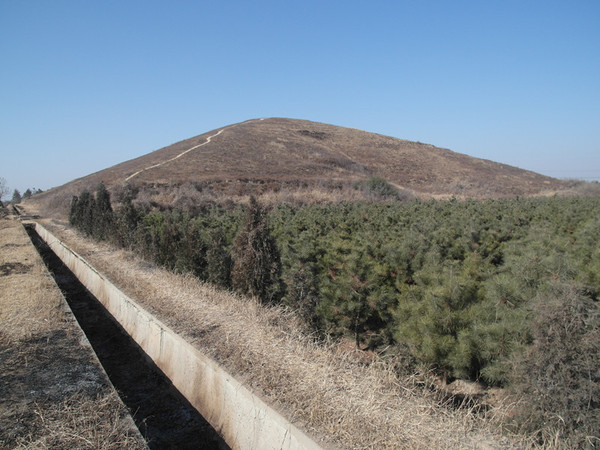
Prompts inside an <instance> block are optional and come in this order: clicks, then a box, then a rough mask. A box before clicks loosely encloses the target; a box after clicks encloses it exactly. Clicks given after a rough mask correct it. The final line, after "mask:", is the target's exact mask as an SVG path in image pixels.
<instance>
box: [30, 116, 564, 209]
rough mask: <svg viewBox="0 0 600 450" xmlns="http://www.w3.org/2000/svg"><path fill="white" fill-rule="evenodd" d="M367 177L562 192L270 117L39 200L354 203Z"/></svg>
mask: <svg viewBox="0 0 600 450" xmlns="http://www.w3.org/2000/svg"><path fill="white" fill-rule="evenodd" d="M372 176H378V177H382V178H384V179H386V180H387V181H388V182H389V183H390V184H391V185H393V186H394V187H396V188H397V189H399V190H400V191H401V193H403V194H404V195H405V196H413V195H416V196H418V197H422V198H432V197H433V198H448V197H450V196H457V197H463V198H466V197H470V198H490V197H492V198H496V197H507V196H514V195H538V194H543V193H548V192H556V191H557V190H561V189H564V185H563V183H561V182H560V181H558V180H556V179H553V178H550V177H546V176H543V175H539V174H536V173H533V172H529V171H526V170H522V169H518V168H516V167H511V166H508V165H504V164H499V163H495V162H492V161H488V160H482V159H477V158H472V157H470V156H467V155H463V154H460V153H455V152H452V151H450V150H446V149H441V148H437V147H434V146H431V145H427V144H422V143H418V142H410V141H406V140H402V139H397V138H393V137H388V136H382V135H378V134H374V133H368V132H365V131H360V130H356V129H352V128H343V127H337V126H333V125H327V124H322V123H316V122H309V121H305V120H296V119H282V118H271V119H256V120H249V121H247V122H242V123H238V124H234V125H229V126H226V127H223V128H221V129H217V130H213V131H210V132H208V133H204V134H202V135H199V136H196V137H193V138H191V139H186V140H183V141H180V142H177V143H175V144H173V145H170V146H168V147H165V148H162V149H160V150H157V151H155V152H152V153H149V154H147V155H144V156H141V157H139V158H136V159H132V160H130V161H126V162H123V163H121V164H118V165H116V166H113V167H111V168H108V169H105V170H102V171H100V172H96V173H94V174H91V175H88V176H86V177H83V178H80V179H77V180H74V181H72V182H70V183H68V184H66V185H64V186H62V187H60V188H56V189H53V190H51V191H49V192H48V193H46V194H42V195H43V196H44V197H50V199H52V197H53V196H54V197H56V196H58V197H62V198H63V199H65V198H68V199H69V200H70V195H74V194H78V193H79V192H81V190H83V189H84V188H88V189H93V188H94V187H95V186H96V185H97V184H98V183H100V182H104V183H105V184H106V185H107V187H108V188H109V189H110V190H111V191H113V192H114V191H115V190H117V189H118V188H119V187H121V188H122V187H123V186H125V185H127V184H129V185H132V186H135V187H137V188H141V189H142V190H145V189H148V188H151V189H161V188H162V189H163V190H164V192H165V193H167V195H168V194H169V193H171V192H172V190H173V189H176V188H178V187H179V186H182V185H185V184H186V183H193V186H194V189H196V190H197V191H198V192H202V193H203V195H204V196H205V197H206V198H208V199H210V200H214V199H215V196H216V197H217V200H218V197H221V196H222V197H228V198H231V197H243V196H247V195H249V194H254V195H257V196H261V195H275V196H277V197H278V198H279V199H281V198H284V199H285V198H288V199H289V198H295V199H298V197H299V196H300V197H302V200H306V201H309V202H310V201H315V200H316V201H319V200H320V199H322V200H324V201H328V200H329V201H335V200H338V199H340V198H342V199H348V200H355V199H357V197H359V199H365V198H363V197H364V196H363V197H361V194H360V193H357V192H356V189H355V186H356V183H357V182H361V181H365V180H367V179H368V178H369V177H372ZM314 192H317V194H316V195H315V194H314ZM298 193H300V195H298ZM64 202H65V201H64V200H63V201H62V203H64ZM62 207H63V208H64V205H62Z"/></svg>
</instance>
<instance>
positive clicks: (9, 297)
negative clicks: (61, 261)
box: [0, 219, 63, 341]
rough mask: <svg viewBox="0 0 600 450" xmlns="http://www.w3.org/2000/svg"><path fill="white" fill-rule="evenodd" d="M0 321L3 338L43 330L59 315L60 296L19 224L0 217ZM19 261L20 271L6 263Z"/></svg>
mask: <svg viewBox="0 0 600 450" xmlns="http://www.w3.org/2000/svg"><path fill="white" fill-rule="evenodd" d="M0 249H1V252H0V266H5V267H7V270H6V271H5V272H4V273H6V275H5V276H0V292H1V293H2V294H1V295H0V323H2V331H3V333H2V334H3V339H7V340H9V341H19V340H21V339H25V338H29V337H31V336H32V335H35V334H39V333H45V332H48V331H50V330H51V329H52V328H53V327H54V323H55V322H56V321H57V320H60V319H61V317H62V314H63V311H62V305H63V299H62V295H61V293H60V291H59V290H58V288H57V287H56V284H55V283H54V280H53V279H52V278H51V277H50V275H49V274H48V271H47V270H46V267H45V266H44V264H43V262H42V261H41V259H40V257H39V255H38V253H37V252H36V250H35V248H34V247H33V246H32V245H31V241H30V240H29V237H28V236H27V234H26V233H25V231H24V229H23V227H22V226H21V224H20V223H19V222H17V221H15V220H10V219H3V220H0ZM15 263H18V264H20V267H21V269H20V270H16V271H15V270H10V266H11V265H14V264H15Z"/></svg>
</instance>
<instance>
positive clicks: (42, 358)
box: [0, 216, 145, 449]
mask: <svg viewBox="0 0 600 450" xmlns="http://www.w3.org/2000/svg"><path fill="white" fill-rule="evenodd" d="M0 324H1V326H0V448H35V449H47V448H65V449H67V448H78V449H83V448H89V449H92V448H93V449H117V448H132V449H136V448H145V444H144V442H143V440H142V439H141V437H140V436H139V433H138V432H137V429H136V428H135V426H134V425H133V421H132V420H131V418H130V417H129V415H128V413H127V411H126V409H125V407H124V406H123V404H122V403H121V401H120V399H119V397H118V396H117V394H116V393H115V391H114V389H113V388H112V385H110V383H109V381H108V379H107V377H106V375H105V373H104V372H103V370H102V368H101V367H100V365H99V363H98V361H97V359H96V358H95V355H94V354H93V352H92V350H91V348H90V347H89V345H88V346H86V345H85V344H84V343H83V342H84V341H83V334H82V332H81V330H80V329H79V328H78V326H77V323H76V322H75V319H74V318H73V316H72V315H71V313H70V311H68V309H67V307H66V304H65V303H64V301H63V298H62V295H61V293H60V291H59V289H58V287H57V286H56V284H55V283H54V280H53V279H52V278H51V277H50V275H49V274H48V272H47V270H46V267H45V266H44V264H43V262H42V260H41V258H40V257H39V255H38V253H37V252H36V250H35V248H34V247H33V245H32V244H31V241H30V240H29V237H28V236H27V234H26V233H25V230H24V229H23V226H22V225H21V223H20V222H19V221H18V220H16V219H15V218H14V217H11V216H7V217H5V218H2V219H0Z"/></svg>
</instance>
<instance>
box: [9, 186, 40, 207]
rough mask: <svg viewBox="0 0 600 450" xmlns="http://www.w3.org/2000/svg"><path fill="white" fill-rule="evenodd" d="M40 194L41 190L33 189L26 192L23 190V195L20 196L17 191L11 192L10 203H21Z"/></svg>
mask: <svg viewBox="0 0 600 450" xmlns="http://www.w3.org/2000/svg"><path fill="white" fill-rule="evenodd" d="M41 192H43V191H42V190H41V189H35V188H33V189H29V188H28V189H27V190H25V192H23V195H21V192H19V190H18V189H15V190H14V191H13V195H12V198H11V203H13V204H18V203H21V201H23V200H27V199H28V198H31V196H32V195H35V194H39V193H41Z"/></svg>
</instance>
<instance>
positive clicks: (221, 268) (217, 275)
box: [206, 228, 232, 288]
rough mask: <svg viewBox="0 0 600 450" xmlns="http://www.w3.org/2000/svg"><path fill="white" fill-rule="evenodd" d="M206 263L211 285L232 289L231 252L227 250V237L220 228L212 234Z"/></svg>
mask: <svg viewBox="0 0 600 450" xmlns="http://www.w3.org/2000/svg"><path fill="white" fill-rule="evenodd" d="M206 263H207V266H206V270H207V279H208V281H209V282H210V283H214V284H217V285H219V286H222V287H224V288H229V287H231V266H232V261H231V252H230V251H229V249H228V248H227V242H226V240H225V235H224V234H223V231H222V230H221V229H220V228H217V229H215V230H214V231H213V232H212V233H211V236H210V241H209V244H208V250H207V252H206Z"/></svg>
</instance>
